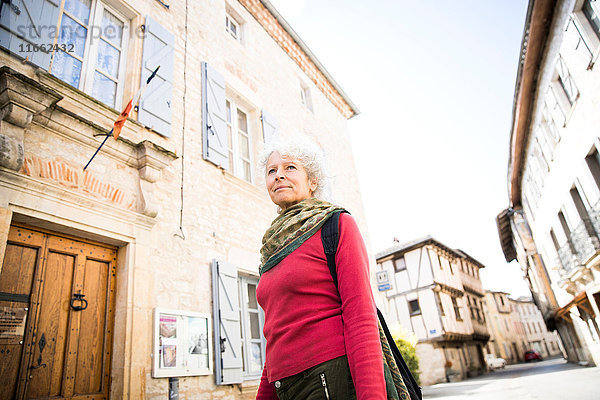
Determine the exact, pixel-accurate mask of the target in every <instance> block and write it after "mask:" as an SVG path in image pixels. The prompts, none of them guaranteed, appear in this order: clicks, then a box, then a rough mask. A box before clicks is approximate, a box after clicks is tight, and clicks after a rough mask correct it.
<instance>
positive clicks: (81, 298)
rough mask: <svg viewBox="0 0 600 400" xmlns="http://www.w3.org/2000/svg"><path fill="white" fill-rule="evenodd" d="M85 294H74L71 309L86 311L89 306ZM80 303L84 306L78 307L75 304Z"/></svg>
mask: <svg viewBox="0 0 600 400" xmlns="http://www.w3.org/2000/svg"><path fill="white" fill-rule="evenodd" d="M84 297H85V294H81V293H73V297H72V298H71V308H72V309H73V310H75V311H82V310H85V309H86V308H87V306H88V302H87V300H86V299H84ZM76 301H79V302H80V303H81V304H82V305H79V306H76V305H75V302H76Z"/></svg>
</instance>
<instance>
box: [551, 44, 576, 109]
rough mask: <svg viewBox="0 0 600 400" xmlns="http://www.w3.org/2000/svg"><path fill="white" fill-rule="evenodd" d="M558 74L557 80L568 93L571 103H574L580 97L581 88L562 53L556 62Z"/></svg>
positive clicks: (565, 92)
mask: <svg viewBox="0 0 600 400" xmlns="http://www.w3.org/2000/svg"><path fill="white" fill-rule="evenodd" d="M556 74H557V80H558V82H559V83H560V86H561V87H562V89H563V92H564V94H566V96H567V100H569V105H573V103H575V101H576V100H577V98H578V97H579V90H578V89H577V86H576V85H575V80H574V79H573V77H572V76H571V73H570V72H569V69H568V68H567V64H566V63H565V59H564V58H562V56H561V55H559V56H558V61H557V62H556Z"/></svg>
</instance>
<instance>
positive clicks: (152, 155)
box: [0, 67, 177, 218]
mask: <svg viewBox="0 0 600 400" xmlns="http://www.w3.org/2000/svg"><path fill="white" fill-rule="evenodd" d="M42 75H43V77H44V78H45V79H44V80H43V83H40V82H37V81H35V80H33V79H31V78H28V77H26V76H24V75H22V74H20V73H19V72H17V71H14V70H12V69H10V68H8V67H2V68H0V111H1V116H2V120H1V122H0V123H1V124H2V125H0V128H1V130H0V167H4V168H6V169H10V170H13V171H17V172H19V173H21V174H24V175H28V176H30V177H38V178H42V179H46V180H50V181H52V182H53V183H55V184H58V185H60V186H64V187H67V188H69V189H71V190H74V191H76V192H79V193H80V195H82V196H85V197H88V196H90V195H94V197H101V198H103V199H104V200H105V201H109V202H112V203H113V204H114V205H116V206H118V207H121V208H125V209H127V210H132V211H133V210H135V211H136V212H138V213H140V214H143V215H144V216H149V217H152V218H153V217H156V215H157V214H158V205H157V204H156V202H155V200H154V199H155V197H154V190H155V186H156V185H157V184H158V183H157V182H158V181H159V179H160V173H161V170H162V169H163V168H165V167H166V166H168V165H169V164H170V163H171V162H172V161H173V160H175V159H177V155H176V154H175V153H174V152H173V151H171V150H168V149H165V148H163V147H161V146H159V145H157V144H156V143H153V142H152V141H150V140H148V139H146V132H145V129H144V127H142V126H141V125H139V124H135V123H134V122H132V123H130V124H128V125H129V130H131V131H132V132H133V135H132V137H131V136H130V138H127V135H126V134H122V135H121V136H119V138H118V140H116V141H115V140H112V141H111V142H110V143H107V144H106V146H104V147H103V148H102V155H103V156H105V157H109V158H111V159H112V160H114V162H115V163H119V164H121V165H125V166H127V167H129V168H132V169H134V170H137V172H138V174H139V186H138V187H135V186H134V187H131V188H122V187H120V186H119V182H114V181H113V178H112V177H111V176H110V175H106V174H104V175H103V174H101V173H95V172H94V171H90V172H89V173H88V171H85V173H84V172H83V171H82V170H81V169H80V168H81V167H83V165H81V166H80V161H79V160H78V161H75V159H74V158H73V159H71V158H70V157H68V156H64V155H63V157H51V158H49V159H46V158H44V159H43V160H42V159H40V157H39V156H36V154H35V149H29V150H27V149H25V148H24V135H25V131H26V128H27V127H29V129H33V127H34V126H35V127H36V129H40V128H41V129H44V130H45V132H48V133H50V134H56V135H59V136H61V137H62V138H63V139H66V140H68V141H70V142H71V143H75V144H76V145H77V146H79V147H80V148H81V149H82V152H89V153H90V154H91V153H92V151H93V149H95V148H97V146H98V144H99V139H96V138H95V136H97V135H98V134H106V133H107V129H106V123H105V122H106V121H104V119H105V116H104V115H103V116H102V118H100V119H102V121H98V120H96V119H94V120H88V119H86V118H84V117H83V116H82V115H81V113H80V112H78V111H80V109H79V108H77V107H80V106H81V104H83V107H87V108H86V110H87V111H90V110H89V108H90V107H94V105H93V102H90V101H88V102H87V103H86V102H85V101H83V100H85V98H84V97H83V96H84V95H81V96H82V101H81V102H77V101H76V100H77V98H75V101H74V102H73V101H72V102H67V103H65V104H63V103H64V101H61V102H60V104H56V103H57V102H58V101H60V100H62V99H63V96H62V95H60V94H57V91H55V90H53V89H55V85H57V84H55V82H54V80H53V79H49V78H48V77H47V76H46V75H47V74H41V75H40V76H42ZM61 84H62V83H61ZM77 95H79V91H77V90H75V89H73V96H75V97H76V96H77ZM88 100H89V99H88ZM73 104H78V106H77V107H76V108H73V107H74V106H73ZM65 107H66V108H65ZM104 111H106V110H104ZM109 111H110V110H109ZM112 112H115V111H114V110H112ZM85 114H86V115H87V114H93V113H90V112H87V113H85ZM117 115H118V114H116V113H115V116H114V117H115V118H116V116H117ZM32 121H33V122H32ZM30 124H31V125H30ZM152 135H153V134H152V133H151V134H150V135H148V136H149V137H151V136H152ZM134 137H135V138H136V139H138V140H136V141H135V142H134V141H132V140H131V139H133V138H134ZM139 138H143V139H142V140H139ZM38 164H39V165H38ZM38 167H39V168H38ZM55 167H56V168H55ZM46 169H49V171H46ZM61 171H62V172H65V171H66V172H65V173H66V174H67V175H68V177H67V178H69V179H67V178H65V176H63V175H61V174H60V173H58V172H61ZM46 172H47V173H46ZM53 172H57V173H56V174H53ZM86 174H87V175H86ZM88 175H89V176H91V177H92V178H93V179H95V181H97V185H95V184H94V185H95V186H94V187H98V188H104V189H106V190H102V196H98V195H97V193H94V191H93V190H91V189H90V188H89V187H88V186H89V185H88V186H86V182H87V181H86V177H87V178H89V177H88ZM71 178H72V179H71ZM90 179H91V178H90ZM73 181H74V182H73ZM95 181H94V182H95ZM113 186H114V188H113ZM107 188H108V189H107ZM109 189H111V190H112V189H114V190H115V191H114V193H113V192H111V191H110V190H109ZM129 190H131V192H130V191H129ZM121 192H122V193H121ZM111 193H113V194H111ZM121 194H122V196H121ZM108 195H110V196H109V197H110V198H109V199H107V198H106V197H107V196H108ZM130 200H131V201H130Z"/></svg>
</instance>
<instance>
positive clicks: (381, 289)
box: [377, 283, 392, 292]
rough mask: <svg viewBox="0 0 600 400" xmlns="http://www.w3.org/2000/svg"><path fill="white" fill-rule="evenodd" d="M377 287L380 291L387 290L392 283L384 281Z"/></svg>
mask: <svg viewBox="0 0 600 400" xmlns="http://www.w3.org/2000/svg"><path fill="white" fill-rule="evenodd" d="M377 288H378V289H379V291H380V292H385V291H386V290H390V289H391V288H392V285H390V284H389V283H384V284H381V285H377Z"/></svg>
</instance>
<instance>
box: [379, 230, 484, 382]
mask: <svg viewBox="0 0 600 400" xmlns="http://www.w3.org/2000/svg"><path fill="white" fill-rule="evenodd" d="M376 259H377V264H378V272H377V273H378V283H379V284H380V286H379V287H380V290H381V289H383V290H384V291H383V295H384V296H385V301H384V302H383V303H384V306H383V309H384V310H385V312H386V314H387V315H388V317H389V321H388V322H389V323H390V324H391V325H394V324H400V325H401V326H403V327H404V328H405V329H406V330H408V331H409V332H412V333H414V334H415V335H416V337H417V345H416V349H417V356H418V357H419V365H420V370H421V375H420V377H421V383H422V384H423V385H431V384H434V383H439V382H446V381H448V380H454V379H463V378H466V377H467V376H475V375H478V374H479V373H481V372H483V371H485V369H486V364H485V361H484V351H483V349H484V346H485V344H486V343H487V341H488V339H489V333H488V329H487V327H486V324H485V318H486V317H485V313H484V310H483V300H484V295H485V292H484V290H483V287H482V284H481V280H480V277H479V269H480V268H484V265H483V264H481V263H480V262H478V261H477V260H475V259H474V258H473V257H471V256H469V255H468V254H467V253H465V252H463V251H461V250H456V249H451V248H449V247H448V246H446V245H444V244H443V243H441V242H439V241H437V240H435V239H433V238H431V237H426V238H423V239H418V240H415V241H413V242H410V243H406V244H398V245H395V246H393V247H391V248H389V249H387V250H385V251H383V252H380V253H378V254H377V255H376ZM382 282H383V283H382ZM385 282H388V283H389V286H388V284H386V283H385Z"/></svg>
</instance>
